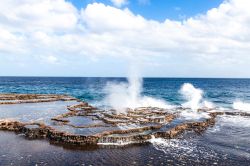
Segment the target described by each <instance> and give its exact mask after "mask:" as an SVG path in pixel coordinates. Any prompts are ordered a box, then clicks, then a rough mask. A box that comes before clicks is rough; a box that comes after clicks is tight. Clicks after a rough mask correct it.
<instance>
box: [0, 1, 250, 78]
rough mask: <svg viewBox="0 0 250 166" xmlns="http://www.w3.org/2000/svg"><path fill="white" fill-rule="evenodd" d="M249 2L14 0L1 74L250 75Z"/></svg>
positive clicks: (4, 16)
mask: <svg viewBox="0 0 250 166" xmlns="http://www.w3.org/2000/svg"><path fill="white" fill-rule="evenodd" d="M249 6H250V1H249V0H224V1H222V0H95V1H94V0H39V1H34V0H9V1H1V4H0V34H1V38H0V75H1V76H93V77H96V76H97V77H98V76H101V77H105V76H112V77H120V76H127V73H128V69H129V67H130V66H131V65H132V66H136V68H138V70H140V73H141V75H142V76H145V77H241V78H242V77H250V72H249V71H250V55H249V53H250V44H249V43H250V22H249V20H250V10H249Z"/></svg>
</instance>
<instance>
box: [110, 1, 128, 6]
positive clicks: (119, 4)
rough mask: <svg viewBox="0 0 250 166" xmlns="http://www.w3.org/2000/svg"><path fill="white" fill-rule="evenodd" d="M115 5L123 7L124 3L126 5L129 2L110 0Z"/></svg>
mask: <svg viewBox="0 0 250 166" xmlns="http://www.w3.org/2000/svg"><path fill="white" fill-rule="evenodd" d="M110 1H111V2H112V3H113V4H114V6H116V7H122V6H123V5H126V4H127V3H128V0H110Z"/></svg>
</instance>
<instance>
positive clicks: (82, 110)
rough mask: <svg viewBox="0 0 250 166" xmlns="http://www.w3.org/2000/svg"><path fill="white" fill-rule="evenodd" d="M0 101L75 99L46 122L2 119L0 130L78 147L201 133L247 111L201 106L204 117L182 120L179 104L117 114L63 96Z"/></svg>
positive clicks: (12, 96) (16, 97)
mask: <svg viewBox="0 0 250 166" xmlns="http://www.w3.org/2000/svg"><path fill="white" fill-rule="evenodd" d="M0 101H1V102H0V104H1V105H14V104H16V105H18V107H22V105H23V104H24V103H26V104H27V103H44V102H57V101H63V102H64V101H75V102H76V103H75V104H72V105H69V106H67V107H66V111H65V112H64V113H61V114H58V115H56V116H52V117H50V121H49V122H47V121H45V120H44V121H43V120H35V121H34V120H31V121H28V122H27V121H26V122H24V121H20V120H16V119H15V117H13V118H2V119H0V130H6V131H13V132H16V133H22V134H24V135H25V136H26V137H27V138H30V139H38V138H39V139H41V138H42V139H47V140H49V141H53V142H56V143H62V144H70V145H81V146H84V145H97V144H114V145H120V144H128V143H143V142H147V141H149V140H150V139H151V138H152V137H155V138H165V139H173V138H177V137H178V136H179V135H181V134H183V133H185V132H190V131H191V132H196V133H202V132H204V131H205V130H206V129H208V128H209V127H212V126H213V125H214V124H215V123H216V117H217V116H219V115H231V116H249V114H248V113H243V112H238V111H230V112H222V111H216V110H210V109H205V108H204V109H201V110H199V111H200V112H204V113H206V114H207V115H208V117H207V118H201V119H199V120H185V119H183V118H181V116H180V113H181V111H183V110H185V109H187V108H181V107H180V108H174V109H171V110H168V109H161V108H154V107H142V108H136V109H127V111H126V112H124V113H123V114H121V113H120V114H117V113H116V111H115V110H101V109H99V108H95V107H93V106H91V105H89V104H88V103H86V102H83V101H79V100H78V99H76V98H73V97H70V96H67V95H41V94H1V95H0ZM38 106H39V105H38ZM17 111H18V110H17ZM41 118H43V117H41ZM72 130H73V131H76V132H78V133H74V132H72Z"/></svg>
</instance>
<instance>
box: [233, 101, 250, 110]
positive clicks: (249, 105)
mask: <svg viewBox="0 0 250 166" xmlns="http://www.w3.org/2000/svg"><path fill="white" fill-rule="evenodd" d="M233 108H234V109H237V110H241V111H245V112H250V103H244V102H241V101H236V102H234V103H233Z"/></svg>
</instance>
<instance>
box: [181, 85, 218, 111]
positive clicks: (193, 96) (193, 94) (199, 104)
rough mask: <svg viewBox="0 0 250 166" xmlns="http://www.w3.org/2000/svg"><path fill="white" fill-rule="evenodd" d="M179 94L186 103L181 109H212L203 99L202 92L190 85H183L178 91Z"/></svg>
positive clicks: (209, 103)
mask: <svg viewBox="0 0 250 166" xmlns="http://www.w3.org/2000/svg"><path fill="white" fill-rule="evenodd" d="M180 93H181V94H182V95H183V96H184V98H185V99H186V100H187V102H185V103H183V104H182V106H183V107H187V108H191V109H192V110H198V109H199V108H203V107H205V108H213V107H214V105H213V103H211V102H209V101H206V100H204V99H203V90H202V89H199V88H195V87H194V86H193V85H192V84H190V83H184V84H183V85H182V87H181V89H180Z"/></svg>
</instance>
